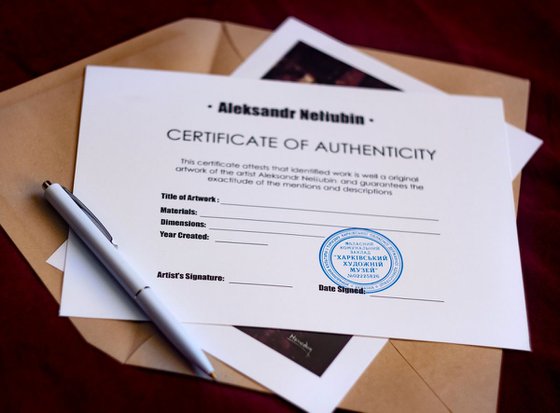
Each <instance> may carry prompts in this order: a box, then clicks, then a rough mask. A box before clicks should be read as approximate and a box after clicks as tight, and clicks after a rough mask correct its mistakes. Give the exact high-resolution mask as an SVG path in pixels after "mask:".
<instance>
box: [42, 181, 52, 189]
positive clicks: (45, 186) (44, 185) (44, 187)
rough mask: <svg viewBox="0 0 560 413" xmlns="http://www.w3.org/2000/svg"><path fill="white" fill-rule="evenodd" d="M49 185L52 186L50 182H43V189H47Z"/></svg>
mask: <svg viewBox="0 0 560 413" xmlns="http://www.w3.org/2000/svg"><path fill="white" fill-rule="evenodd" d="M51 185H52V182H51V181H48V180H47V181H45V182H43V189H47V188H48V187H49V186H51Z"/></svg>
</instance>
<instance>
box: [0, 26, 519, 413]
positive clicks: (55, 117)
mask: <svg viewBox="0 0 560 413" xmlns="http://www.w3.org/2000/svg"><path fill="white" fill-rule="evenodd" d="M268 34H269V32H268V31H264V30H260V29H255V28H250V27H246V26H240V25H237V24H231V23H222V22H216V21H210V20H202V19H185V20H181V21H179V22H176V23H173V24H170V25H167V26H164V27H162V28H160V29H157V30H154V31H152V32H149V33H147V34H145V35H142V36H140V37H137V38H135V39H132V40H130V41H127V42H125V43H122V44H120V45H118V46H115V47H112V48H110V49H108V50H105V51H103V52H101V53H98V54H96V55H93V56H91V57H89V58H87V59H84V60H81V61H79V62H76V63H74V64H72V65H70V66H67V67H65V68H63V69H60V70H57V71H55V72H53V73H50V74H48V75H45V76H42V77H40V78H38V79H35V80H33V81H30V82H28V83H25V84H23V85H21V86H18V87H16V88H13V89H11V90H8V91H6V92H4V93H2V94H0V130H2V140H1V146H2V148H0V176H1V177H2V179H1V180H0V223H1V224H2V226H3V227H4V229H5V230H6V232H7V233H8V234H9V236H10V237H11V238H12V240H13V241H14V243H15V244H16V245H17V247H18V248H19V249H20V251H21V252H22V253H23V255H24V256H25V257H26V259H27V260H28V261H29V263H30V264H31V266H32V267H33V269H34V270H35V271H36V272H37V274H38V275H39V277H40V278H41V279H42V280H43V282H44V283H45V285H46V287H47V288H48V289H49V291H50V292H51V294H52V295H53V296H54V297H55V299H56V300H57V301H60V295H61V286H62V273H61V272H60V271H58V270H56V269H54V268H52V267H51V266H50V265H48V264H47V263H46V262H45V260H46V259H47V257H49V256H50V254H51V253H52V252H53V251H54V250H55V248H57V247H58V246H59V245H60V244H61V243H62V241H63V240H64V239H65V238H66V236H67V229H66V228H67V227H66V225H65V224H64V223H63V222H62V220H61V219H60V218H59V217H58V216H56V214H55V213H54V212H53V211H52V210H51V209H50V208H49V207H48V206H47V204H46V203H45V202H44V201H43V200H42V193H41V189H40V184H41V182H42V181H43V180H44V179H46V178H49V179H51V180H53V181H57V182H60V183H61V184H64V185H66V186H68V187H72V179H73V175H74V160H75V154H76V144H77V135H78V124H79V115H80V104H81V93H82V86H83V71H84V66H85V65H86V64H96V65H113V66H130V67H142V68H150V69H166V70H180V71H189V72H201V73H216V74H229V73H231V71H232V70H233V69H235V68H236V67H237V65H239V63H241V62H242V61H243V60H244V59H245V58H246V57H247V56H248V55H249V54H250V53H251V52H252V51H253V50H254V49H255V48H256V47H257V46H258V45H259V44H260V43H261V42H262V41H263V40H264V39H265V38H266V37H267V36H268ZM364 51H365V52H367V53H370V54H371V55H373V56H375V57H377V58H379V59H381V60H383V61H385V62H387V63H389V64H391V65H393V66H395V67H397V68H398V69H400V70H402V71H404V72H407V73H409V74H411V75H413V76H415V77H417V78H419V79H421V80H424V81H426V82H428V83H431V84H432V85H434V86H436V87H438V88H440V89H442V90H444V91H447V92H450V93H460V94H474V95H489V96H501V97H502V98H503V99H504V101H505V110H506V118H507V119H508V121H509V122H510V123H512V124H514V125H516V126H518V127H520V128H524V127H525V118H526V114H527V103H528V95H529V83H528V81H526V80H523V79H518V78H513V77H510V76H505V75H502V74H497V73H492V72H488V71H483V70H479V69H473V68H467V67H463V66H458V65H452V64H445V63H440V62H434V61H428V60H425V59H418V58H413V57H406V56H402V55H396V54H391V53H385V52H379V51H372V50H364ZM519 182H520V179H519V177H517V179H516V180H515V182H514V192H515V194H516V195H518V193H519ZM72 322H73V323H74V325H75V326H76V328H77V329H78V330H79V331H80V333H81V334H82V335H83V337H84V338H85V339H86V340H87V341H88V342H89V343H91V344H92V345H94V346H96V347H98V348H99V349H101V350H102V351H104V352H105V353H107V354H109V355H110V356H112V357H114V358H115V359H117V360H119V361H121V362H123V363H127V364H132V365H137V366H144V367H149V368H155V369H160V370H166V371H173V372H179V373H184V374H191V373H190V370H189V368H188V367H187V365H186V364H185V363H184V362H183V360H182V359H181V357H179V356H178V355H177V354H176V353H175V352H174V350H172V349H171V348H170V347H169V346H168V345H167V344H166V342H164V341H163V340H162V339H161V337H160V336H159V334H158V333H157V332H155V331H154V330H153V328H152V327H151V325H150V324H148V323H138V322H125V321H112V320H94V319H80V318H73V319H72ZM501 355H502V353H501V350H497V349H488V348H480V347H471V346H459V345H450V344H441V343H426V342H414V341H403V340H390V341H389V343H388V344H387V345H386V346H385V348H384V349H383V350H382V352H381V353H380V354H379V356H378V357H377V358H376V359H375V360H374V361H373V362H372V364H371V365H370V366H369V367H368V369H367V370H366V372H365V373H364V375H363V376H362V377H361V378H360V380H359V382H358V383H357V384H356V385H355V386H354V388H353V389H352V390H351V391H350V393H349V394H348V395H347V397H346V398H345V399H344V401H343V402H342V403H341V405H340V406H341V407H344V408H347V409H354V410H360V411H366V410H368V411H371V410H375V411H387V410H390V411H392V412H395V411H396V412H398V411H430V412H434V411H448V410H452V411H464V410H469V411H494V410H495V409H496V403H497V396H498V382H499V375H500V364H501ZM212 361H213V362H214V364H215V366H216V368H217V373H218V377H219V378H220V381H223V382H226V383H230V384H235V385H239V386H244V387H248V388H252V389H256V390H261V391H266V390H265V389H263V388H262V386H260V385H258V384H257V383H255V382H253V381H252V380H250V379H248V378H247V377H245V376H243V375H242V374H240V373H238V372H237V371H235V370H233V369H231V368H229V367H228V366H226V365H225V364H223V363H220V362H219V361H217V360H212Z"/></svg>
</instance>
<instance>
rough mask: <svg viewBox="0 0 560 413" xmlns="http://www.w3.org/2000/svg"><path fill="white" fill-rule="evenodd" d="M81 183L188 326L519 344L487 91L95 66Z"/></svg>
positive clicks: (503, 179) (494, 108) (79, 279)
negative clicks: (433, 91)
mask: <svg viewBox="0 0 560 413" xmlns="http://www.w3.org/2000/svg"><path fill="white" fill-rule="evenodd" d="M74 191H75V192H76V194H77V195H78V197H80V198H83V199H82V200H83V201H84V202H85V203H86V204H88V205H89V206H90V209H92V210H94V211H95V212H96V214H97V215H98V216H99V217H100V219H101V221H102V222H104V224H105V225H106V226H107V227H108V228H111V231H112V232H113V233H114V234H113V235H114V236H115V237H116V241H117V243H118V244H119V248H120V249H121V250H122V252H123V254H125V255H127V256H129V257H130V259H131V261H133V262H134V263H135V264H136V265H137V267H138V269H139V270H140V271H141V272H142V273H143V274H145V275H146V277H147V278H148V282H150V283H151V284H152V287H153V288H156V289H157V290H158V292H159V293H160V294H161V295H163V296H164V297H165V299H166V301H167V302H168V303H169V304H170V306H171V307H172V308H173V309H174V310H175V312H176V313H177V314H178V316H179V317H180V318H181V319H182V320H183V321H185V322H197V323H209V324H228V325H244V326H255V327H275V328H284V329H297V330H302V331H317V332H335V333H344V334H357V335H369V336H380V337H400V338H410V339H419V340H430V341H444V342H457V343H464V344H477V345H487V346H496V347H508V348H518V349H528V348H529V342H528V335H527V326H526V316H525V308H524V297H523V288H522V282H521V272H520V265H519V254H518V250H517V238H516V231H515V215H514V208H513V201H512V197H511V188H510V176H509V167H508V159H507V150H506V140H505V132H504V123H503V118H502V116H501V102H500V101H498V100H496V99H489V98H472V97H451V96H445V95H441V96H440V95H428V94H402V93H394V92H390V91H372V90H361V89H355V88H342V87H329V86H318V85H312V86H308V85H296V84H288V83H280V82H262V81H253V80H244V79H243V80H242V79H231V78H223V77H217V76H208V75H192V74H184V73H173V72H162V71H147V70H138V69H115V68H101V67H90V68H88V71H87V76H86V85H85V90H84V103H83V110H82V121H81V127H80V142H79V149H78V160H77V169H76V178H75V188H74ZM75 244H76V243H75V242H73V240H72V239H71V243H70V248H74V247H75ZM73 245H74V246H73ZM80 270H81V267H80V266H77V268H74V267H73V260H72V254H69V255H68V260H67V263H66V275H65V282H64V296H67V297H68V299H65V298H64V297H63V306H62V309H61V311H62V313H63V314H73V315H80V312H81V313H82V314H81V315H82V316H93V317H116V318H130V317H134V316H137V314H136V315H135V314H131V313H129V312H128V309H127V308H122V309H120V310H117V311H115V310H114V309H111V310H110V312H106V311H104V309H103V308H100V307H99V306H98V305H97V303H96V302H88V299H87V292H88V290H89V289H90V288H92V285H91V284H89V283H90V282H96V283H102V282H103V281H100V280H102V278H100V277H97V275H96V274H94V275H93V276H91V275H88V274H85V273H80ZM92 279H93V280H92ZM73 297H79V298H77V299H73Z"/></svg>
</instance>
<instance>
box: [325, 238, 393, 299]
mask: <svg viewBox="0 0 560 413" xmlns="http://www.w3.org/2000/svg"><path fill="white" fill-rule="evenodd" d="M319 262H320V264H321V268H322V269H323V272H324V273H325V274H326V275H327V277H329V278H330V279H331V281H333V282H334V283H335V284H337V285H339V286H341V287H346V288H363V289H364V292H365V293H366V294H371V293H377V292H379V291H383V290H386V289H387V288H389V287H391V286H392V285H393V284H395V283H396V282H397V280H398V279H399V277H400V276H401V274H402V271H403V258H402V255H401V252H400V251H399V249H398V248H397V246H396V245H395V244H394V243H393V241H391V240H390V239H389V238H387V237H386V236H385V235H382V234H380V233H379V232H376V231H373V230H371V229H367V228H347V229H343V230H341V231H338V232H335V233H334V234H332V235H331V236H329V237H328V238H327V239H326V240H325V242H323V245H321V249H320V251H319Z"/></svg>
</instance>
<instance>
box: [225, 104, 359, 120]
mask: <svg viewBox="0 0 560 413" xmlns="http://www.w3.org/2000/svg"><path fill="white" fill-rule="evenodd" d="M218 113H229V114H234V115H245V116H259V117H267V118H281V119H294V117H295V116H296V113H297V114H298V116H299V119H301V120H310V121H315V122H332V123H348V124H354V125H363V124H364V123H365V120H364V117H363V116H361V115H356V114H354V113H345V112H338V113H332V112H328V111H326V110H318V111H312V110H309V109H299V110H295V109H291V108H288V107H284V108H271V107H262V106H253V105H248V104H246V103H243V104H235V103H231V102H220V105H219V106H218Z"/></svg>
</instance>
